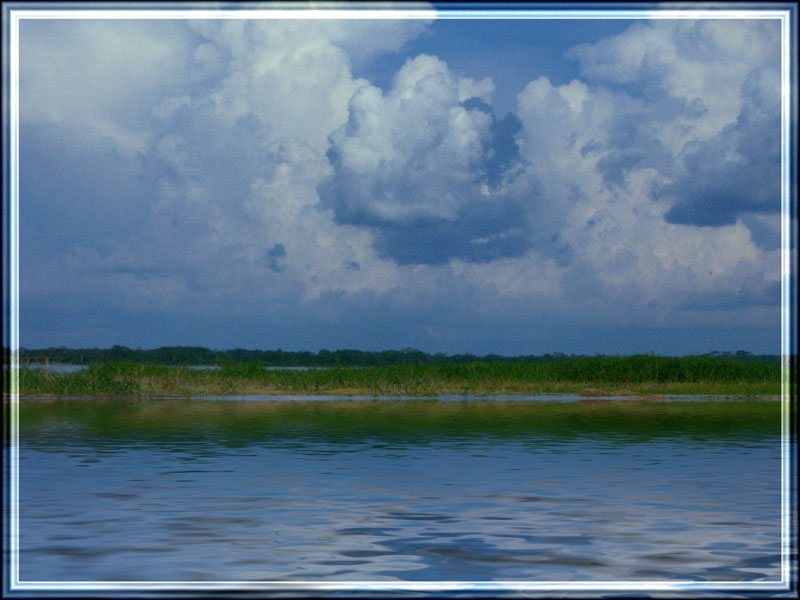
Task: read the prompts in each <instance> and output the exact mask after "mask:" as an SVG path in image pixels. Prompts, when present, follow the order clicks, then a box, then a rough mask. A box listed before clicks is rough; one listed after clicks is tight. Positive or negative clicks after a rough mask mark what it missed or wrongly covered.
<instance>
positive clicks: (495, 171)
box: [461, 97, 522, 188]
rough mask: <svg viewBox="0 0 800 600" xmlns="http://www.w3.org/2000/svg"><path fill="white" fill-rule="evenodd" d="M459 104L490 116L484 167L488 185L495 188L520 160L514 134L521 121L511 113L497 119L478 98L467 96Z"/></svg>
mask: <svg viewBox="0 0 800 600" xmlns="http://www.w3.org/2000/svg"><path fill="white" fill-rule="evenodd" d="M461 104H462V106H464V108H466V109H469V110H472V109H478V110H480V111H483V112H485V113H487V114H489V115H490V116H491V117H492V125H491V130H490V132H491V137H490V138H489V139H488V140H485V141H484V152H485V161H484V168H485V169H486V180H487V182H488V185H489V187H490V188H496V187H497V186H498V185H500V183H501V181H502V178H503V176H504V175H505V174H506V173H507V172H508V171H509V169H511V168H512V167H513V166H514V164H515V163H517V162H519V160H520V154H519V144H517V141H516V135H517V133H519V132H520V131H521V130H522V122H521V121H520V120H519V118H518V117H517V116H516V115H515V114H513V113H508V114H506V116H505V117H503V118H502V119H500V120H498V119H497V118H496V117H495V114H494V111H493V110H492V107H491V106H489V105H488V104H487V103H486V102H484V101H483V100H481V99H480V98H475V97H473V98H468V99H467V100H465V101H464V102H462V103H461Z"/></svg>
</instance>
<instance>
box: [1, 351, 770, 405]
mask: <svg viewBox="0 0 800 600" xmlns="http://www.w3.org/2000/svg"><path fill="white" fill-rule="evenodd" d="M5 378H6V380H7V379H8V375H7V373H6V375H5ZM19 382H20V393H21V394H23V395H55V396H136V397H156V396H161V397H163V396H197V395H205V396H209V395H211V396H216V395H230V394H344V395H349V394H358V395H390V396H392V395H398V396H409V395H411V396H434V395H441V394H478V395H481V394H512V395H513V394H544V393H573V394H580V395H584V396H597V395H644V396H647V395H654V394H714V395H716V394H720V395H745V396H747V395H778V394H780V391H781V390H780V366H779V365H776V364H769V363H758V362H754V363H744V362H737V361H723V360H719V359H715V358H712V357H683V358H672V357H659V356H650V355H640V356H621V357H614V356H611V357H594V358H566V359H563V360H560V361H555V362H547V363H530V362H518V363H487V362H473V363H466V364H427V365H423V364H416V365H398V366H386V367H358V368H354V367H332V368H330V369H320V370H309V371H286V370H267V369H265V368H263V367H262V366H260V365H258V364H256V363H245V364H238V365H229V366H224V367H222V368H221V369H219V370H216V371H210V370H209V371H199V370H192V369H188V368H174V367H164V366H154V365H143V364H136V363H129V362H118V363H103V364H93V365H90V367H89V368H88V369H87V370H85V371H78V372H74V373H54V372H48V371H44V370H41V369H20V373H19ZM4 389H6V390H7V389H8V385H7V382H6V385H5V386H4Z"/></svg>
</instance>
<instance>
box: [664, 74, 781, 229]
mask: <svg viewBox="0 0 800 600" xmlns="http://www.w3.org/2000/svg"><path fill="white" fill-rule="evenodd" d="M779 89H780V88H779V78H778V72H777V70H776V69H766V68H764V69H757V70H754V71H753V72H751V73H750V75H748V77H747V79H746V81H745V84H744V87H743V89H742V102H743V105H742V110H741V113H740V115H739V118H738V119H737V120H736V122H735V123H733V124H731V125H729V126H728V127H726V128H725V129H723V130H722V131H721V132H720V133H719V134H717V135H716V136H714V137H713V138H711V139H710V140H708V141H705V142H695V143H693V144H691V145H689V148H688V149H687V151H686V152H685V153H684V156H683V163H684V166H685V174H684V175H683V176H682V177H680V178H678V179H677V180H675V181H674V182H672V183H671V184H669V185H667V186H664V187H663V188H662V189H660V190H658V193H659V195H660V196H662V197H667V198H672V199H673V200H674V204H673V206H672V208H671V209H670V210H669V211H668V212H667V214H666V219H667V221H669V222H671V223H680V224H691V225H705V226H719V225H729V224H732V223H735V222H736V220H737V219H738V218H739V217H740V215H741V214H742V213H769V212H777V211H779V210H780V197H781V196H780V94H779Z"/></svg>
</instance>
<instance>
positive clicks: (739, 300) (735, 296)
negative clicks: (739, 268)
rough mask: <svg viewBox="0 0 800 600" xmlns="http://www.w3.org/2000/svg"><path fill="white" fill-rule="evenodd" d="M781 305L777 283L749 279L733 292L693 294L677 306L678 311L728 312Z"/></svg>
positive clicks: (779, 288)
mask: <svg viewBox="0 0 800 600" xmlns="http://www.w3.org/2000/svg"><path fill="white" fill-rule="evenodd" d="M780 303H781V284H780V282H779V281H773V282H769V283H764V282H763V281H757V280H756V279H755V278H753V277H751V278H750V279H749V280H748V281H746V282H745V283H744V284H743V285H742V286H741V287H740V288H739V289H738V290H736V291H735V292H707V293H693V294H691V295H689V297H687V298H686V299H685V300H684V301H683V302H681V303H680V304H678V305H677V307H676V308H677V309H678V310H699V311H714V312H716V311H721V310H722V311H729V310H741V309H746V308H751V307H753V306H773V307H778V306H780Z"/></svg>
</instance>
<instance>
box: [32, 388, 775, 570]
mask: <svg viewBox="0 0 800 600" xmlns="http://www.w3.org/2000/svg"><path fill="white" fill-rule="evenodd" d="M587 406H589V407H594V406H595V405H594V404H588V405H587ZM698 406H699V405H698ZM615 410H616V409H615ZM655 410H656V413H649V412H647V411H640V412H636V411H624V410H623V411H622V412H619V411H617V412H614V411H612V412H611V413H607V412H604V411H602V410H597V409H596V408H595V409H594V413H593V414H584V415H582V413H580V412H577V411H576V407H575V406H566V407H565V405H561V406H560V408H559V407H558V405H552V406H548V407H536V406H532V405H531V404H530V403H528V404H515V403H507V404H505V405H501V404H499V403H486V404H481V403H468V402H465V403H460V404H459V403H437V402H430V401H428V402H416V403H414V402H409V403H403V404H402V405H400V404H399V403H398V404H396V405H392V404H379V403H375V404H374V405H367V404H365V403H352V404H347V403H310V404H306V405H304V406H299V405H298V404H296V403H294V404H290V403H261V404H259V403H248V402H240V403H237V402H228V403H222V402H217V403H213V402H207V401H206V402H196V401H174V402H173V401H169V402H166V401H161V402H155V401H140V402H94V403H93V402H68V403H35V404H34V403H32V404H23V405H22V407H21V431H20V437H21V448H20V461H21V462H20V472H21V476H20V494H21V506H20V512H21V560H20V564H21V574H22V579H28V580H43V579H48V580H64V581H77V580H83V581H87V580H89V581H96V580H127V581H131V580H146V581H152V580H192V581H202V580H227V581H243V580H261V581H263V580H343V581H386V580H405V581H443V580H450V581H503V580H507V581H586V580H606V581H608V580H617V581H619V580H624V581H653V580H665V579H668V580H675V579H684V580H693V581H758V580H765V579H772V580H774V579H779V578H780V573H779V564H780V535H779V533H780V530H779V527H780V497H779V493H778V491H779V482H780V448H779V444H778V439H779V435H778V434H779V428H778V425H777V422H778V419H777V412H776V413H775V414H776V419H775V422H774V423H773V421H772V419H771V417H770V418H767V417H766V416H765V415H766V414H767V413H765V412H764V410H763V409H759V410H761V412H758V411H757V412H758V415H760V416H757V418H753V416H752V415H750V416H749V417H748V414H747V413H746V412H745V411H744V409H741V410H739V413H736V409H732V411H731V412H730V413H720V412H719V411H718V410H717V409H714V410H710V409H709V411H706V412H703V411H705V408H697V409H695V408H692V407H691V406H687V405H684V408H683V409H682V410H684V411H691V410H694V411H695V412H694V413H692V412H681V410H679V409H674V408H673V407H668V406H666V405H665V406H664V407H663V408H662V409H655ZM715 411H716V412H715ZM589 412H592V411H591V410H589ZM735 413H736V414H735ZM726 414H727V415H729V416H725V415H726ZM737 414H738V416H737ZM770 414H771V413H770ZM720 415H722V416H720Z"/></svg>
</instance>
